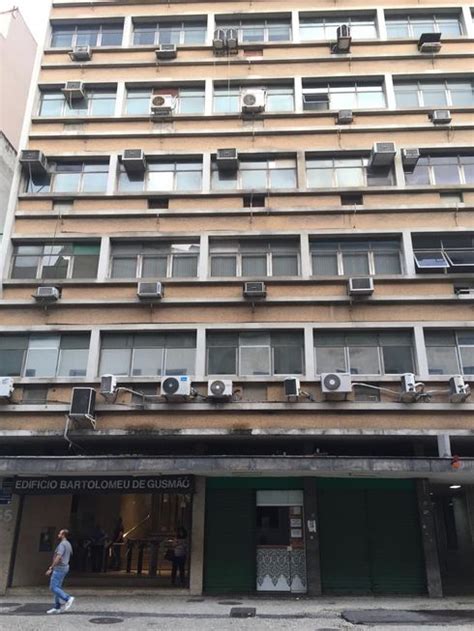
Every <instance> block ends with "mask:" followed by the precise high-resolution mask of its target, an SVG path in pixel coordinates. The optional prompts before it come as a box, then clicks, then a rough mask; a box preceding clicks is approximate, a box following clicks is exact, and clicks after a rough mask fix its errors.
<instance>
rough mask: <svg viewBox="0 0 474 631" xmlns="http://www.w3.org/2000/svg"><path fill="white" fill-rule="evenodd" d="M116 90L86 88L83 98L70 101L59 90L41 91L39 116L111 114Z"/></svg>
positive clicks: (113, 111)
mask: <svg viewBox="0 0 474 631" xmlns="http://www.w3.org/2000/svg"><path fill="white" fill-rule="evenodd" d="M115 96H116V91H115V89H114V90H111V89H108V90H99V89H95V88H94V89H92V88H91V89H87V91H86V96H85V98H84V99H81V100H76V99H74V100H73V101H70V100H69V99H68V98H66V96H65V95H64V94H63V93H62V92H61V90H55V91H49V90H48V91H43V92H41V97H40V105H39V111H38V115H39V116H45V117H46V116H113V115H114V113H115Z"/></svg>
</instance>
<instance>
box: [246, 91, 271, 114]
mask: <svg viewBox="0 0 474 631" xmlns="http://www.w3.org/2000/svg"><path fill="white" fill-rule="evenodd" d="M265 99H266V92H265V90H263V89H261V88H260V89H254V90H251V89H249V90H243V91H242V94H241V95H240V109H241V111H242V113H243V114H257V113H258V112H263V111H265Z"/></svg>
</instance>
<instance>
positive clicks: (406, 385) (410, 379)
mask: <svg viewBox="0 0 474 631" xmlns="http://www.w3.org/2000/svg"><path fill="white" fill-rule="evenodd" d="M400 390H401V391H400V401H402V402H403V403H413V402H414V401H417V400H418V399H419V394H418V392H417V389H416V378H415V375H414V374H413V373H412V372H407V373H405V374H404V375H402V376H401V378H400Z"/></svg>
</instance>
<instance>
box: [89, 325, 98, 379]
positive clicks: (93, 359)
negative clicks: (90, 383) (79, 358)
mask: <svg viewBox="0 0 474 631" xmlns="http://www.w3.org/2000/svg"><path fill="white" fill-rule="evenodd" d="M99 357H100V330H99V329H98V328H96V329H92V331H91V339H90V342H89V357H88V359H87V370H86V375H87V379H96V377H97V373H98V372H99Z"/></svg>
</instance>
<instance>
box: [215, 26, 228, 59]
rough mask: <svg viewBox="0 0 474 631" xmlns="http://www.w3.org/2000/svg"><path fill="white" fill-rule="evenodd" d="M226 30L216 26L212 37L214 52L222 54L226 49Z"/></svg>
mask: <svg viewBox="0 0 474 631" xmlns="http://www.w3.org/2000/svg"><path fill="white" fill-rule="evenodd" d="M226 39H227V37H226V32H225V30H224V29H222V28H218V29H216V30H215V31H214V37H213V39H212V48H213V50H214V52H215V53H216V54H222V53H224V52H225V49H226Z"/></svg>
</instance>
